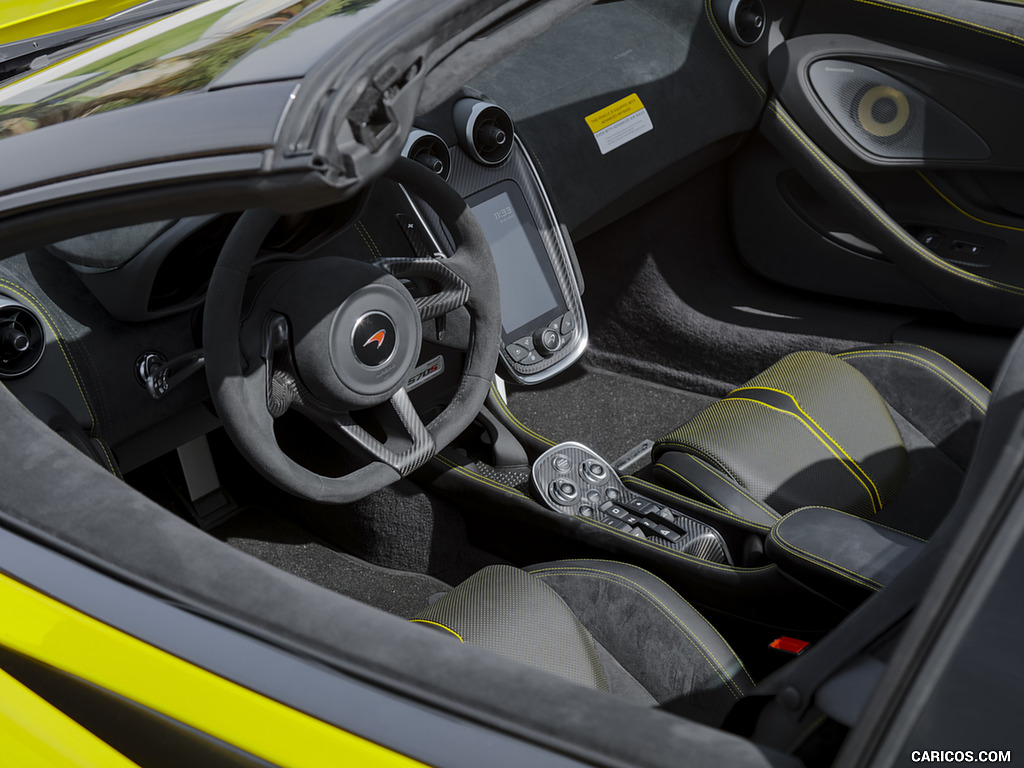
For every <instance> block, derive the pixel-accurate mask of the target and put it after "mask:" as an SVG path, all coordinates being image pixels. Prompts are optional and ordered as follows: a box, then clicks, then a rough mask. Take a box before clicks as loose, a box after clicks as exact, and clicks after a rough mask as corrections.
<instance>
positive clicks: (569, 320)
mask: <svg viewBox="0 0 1024 768" xmlns="http://www.w3.org/2000/svg"><path fill="white" fill-rule="evenodd" d="M575 328H576V318H575V317H573V316H572V312H566V313H565V314H564V315H562V322H561V323H560V324H559V326H558V330H559V331H561V332H562V333H563V334H570V333H572V332H573V330H574V329H575Z"/></svg>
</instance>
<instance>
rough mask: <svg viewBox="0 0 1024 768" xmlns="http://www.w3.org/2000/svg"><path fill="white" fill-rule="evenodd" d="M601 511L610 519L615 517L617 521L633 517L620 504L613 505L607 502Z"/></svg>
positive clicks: (601, 507)
mask: <svg viewBox="0 0 1024 768" xmlns="http://www.w3.org/2000/svg"><path fill="white" fill-rule="evenodd" d="M599 509H600V510H601V511H602V512H604V513H605V514H606V515H608V517H614V518H615V519H616V520H624V519H626V518H627V517H631V515H630V513H629V512H627V511H626V510H624V509H623V508H622V507H620V506H619V505H618V504H612V503H611V502H607V501H606V502H605V503H604V504H602V505H601V506H600V507H599Z"/></svg>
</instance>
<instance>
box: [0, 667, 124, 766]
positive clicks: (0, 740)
mask: <svg viewBox="0 0 1024 768" xmlns="http://www.w3.org/2000/svg"><path fill="white" fill-rule="evenodd" d="M0 744H3V745H4V746H3V757H2V758H0V760H2V761H3V763H4V764H5V765H21V766H33V765H45V766H48V768H137V767H136V764H135V763H133V762H132V761H131V760H129V759H127V758H126V757H125V756H124V755H122V754H121V753H120V752H118V751H117V750H115V749H113V748H111V747H110V746H109V745H108V744H107V743H106V742H104V741H101V740H100V739H98V738H97V737H96V736H94V735H93V734H92V733H90V732H89V731H87V730H86V729H85V728H83V727H82V726H80V725H79V724H78V723H76V722H75V721H74V720H72V719H71V718H69V717H68V716H67V715H65V714H64V713H63V712H61V711H60V710H59V709H57V708H56V707H54V706H53V705H51V704H50V703H49V702H47V701H46V700H45V699H43V698H41V697H40V696H37V695H36V694H35V693H34V692H33V691H32V690H30V689H29V688H26V687H25V686H24V685H22V684H21V683H20V682H18V681H17V680H15V679H14V678H13V677H11V676H10V675H8V674H7V673H6V672H4V671H3V670H0Z"/></svg>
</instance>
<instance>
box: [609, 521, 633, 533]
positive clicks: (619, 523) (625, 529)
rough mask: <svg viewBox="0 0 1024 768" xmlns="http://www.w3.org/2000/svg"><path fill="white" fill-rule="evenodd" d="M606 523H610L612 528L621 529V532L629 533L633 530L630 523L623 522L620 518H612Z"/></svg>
mask: <svg viewBox="0 0 1024 768" xmlns="http://www.w3.org/2000/svg"><path fill="white" fill-rule="evenodd" d="M608 525H610V526H611V527H612V528H614V529H616V530H618V531H622V532H623V533H631V532H632V531H633V526H632V525H630V524H629V523H624V522H623V521H621V520H613V521H612V522H610V523H608Z"/></svg>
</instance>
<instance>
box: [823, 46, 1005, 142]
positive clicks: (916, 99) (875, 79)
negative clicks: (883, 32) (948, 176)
mask: <svg viewBox="0 0 1024 768" xmlns="http://www.w3.org/2000/svg"><path fill="white" fill-rule="evenodd" d="M809 75H810V80H811V85H812V86H813V88H814V91H815V93H816V94H817V95H818V98H819V99H820V100H821V103H822V104H823V105H824V107H825V109H826V110H828V112H829V114H831V115H832V117H834V118H835V119H836V121H837V122H838V123H839V125H840V126H842V128H843V130H844V131H846V133H847V134H848V135H849V136H850V138H851V139H853V140H854V141H855V142H856V143H857V144H859V145H860V146H861V147H862V148H863V149H866V150H867V151H868V152H871V153H872V154H875V155H878V156H880V157H884V158H890V159H900V160H916V159H922V160H923V159H928V160H983V159H985V158H987V157H988V156H989V148H988V145H986V144H985V142H984V141H983V140H982V139H981V137H980V136H978V134H976V133H975V132H974V131H973V130H972V129H971V128H970V127H968V125H967V124H966V123H964V122H963V121H962V120H961V119H960V118H959V117H957V116H956V115H954V114H953V113H952V112H950V111H949V110H948V109H946V108H945V107H943V106H941V105H940V104H938V103H937V102H936V101H935V100H934V99H932V98H930V97H928V96H925V95H924V94H923V93H921V92H920V91H918V90H917V89H916V88H912V87H911V86H909V85H906V84H905V83H902V82H900V81H899V80H897V79H896V78H895V77H892V76H891V75H887V74H885V73H884V72H879V71H878V70H877V69H872V68H871V67H866V66H864V65H863V64H856V63H854V62H850V61H840V60H838V59H822V60H820V61H816V62H814V63H813V64H812V65H811V66H810V69H809Z"/></svg>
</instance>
